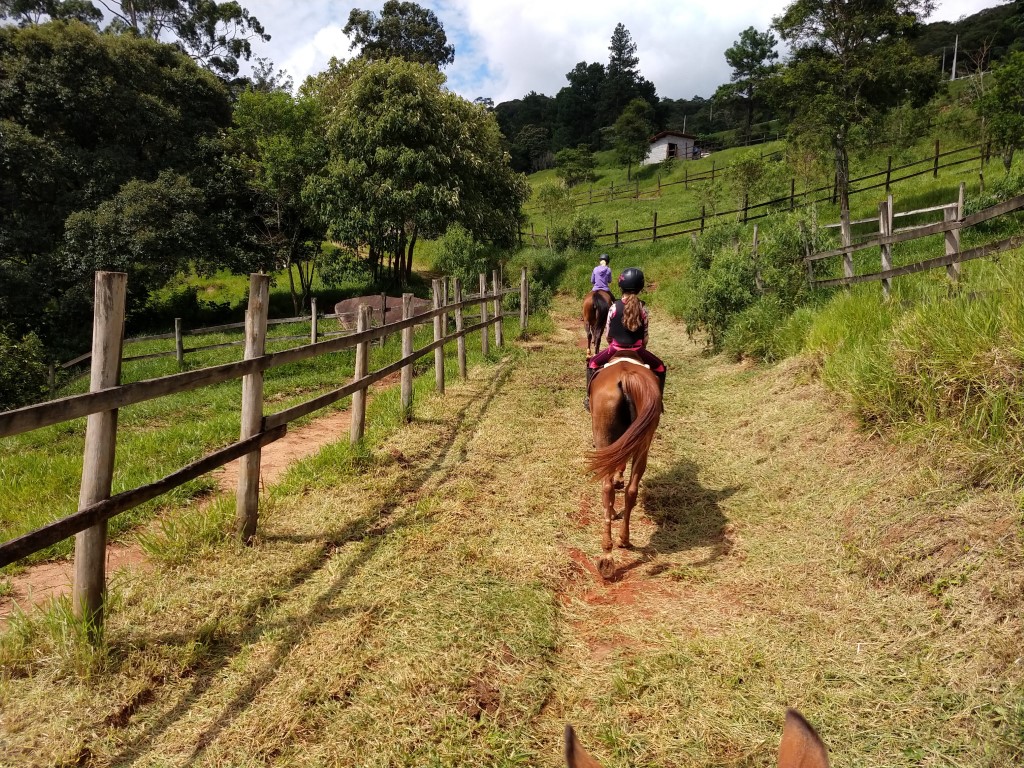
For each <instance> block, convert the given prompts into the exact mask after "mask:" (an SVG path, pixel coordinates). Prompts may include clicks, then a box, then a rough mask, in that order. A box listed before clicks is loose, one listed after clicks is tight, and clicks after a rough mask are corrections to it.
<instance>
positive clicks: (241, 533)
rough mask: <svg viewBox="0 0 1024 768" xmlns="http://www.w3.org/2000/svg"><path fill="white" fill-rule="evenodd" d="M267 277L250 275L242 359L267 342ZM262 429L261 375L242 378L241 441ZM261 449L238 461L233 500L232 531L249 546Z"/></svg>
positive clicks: (254, 520) (256, 506) (261, 349)
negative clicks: (233, 520)
mask: <svg viewBox="0 0 1024 768" xmlns="http://www.w3.org/2000/svg"><path fill="white" fill-rule="evenodd" d="M269 296H270V277H269V276H268V275H260V274H256V273H253V274H251V275H249V308H248V309H247V310H246V312H245V359H246V360H249V359H251V358H254V357H261V356H262V355H263V353H264V351H265V349H266V343H267V312H268V310H269ZM262 427H263V372H262V371H257V372H256V373H250V374H248V375H246V376H243V377H242V430H241V438H240V439H241V440H245V439H246V438H249V437H252V436H253V435H256V434H259V432H260V429H262ZM260 453H261V451H260V449H259V448H257V449H256V450H254V451H252V452H251V453H247V454H246V455H245V456H243V457H242V458H241V459H240V460H239V467H238V494H237V496H236V498H235V532H236V533H237V534H238V538H239V539H241V540H242V542H244V543H246V544H248V543H250V542H251V541H252V538H253V536H255V535H256V523H257V520H258V517H259V503H260Z"/></svg>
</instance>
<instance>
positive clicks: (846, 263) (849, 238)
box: [839, 208, 853, 287]
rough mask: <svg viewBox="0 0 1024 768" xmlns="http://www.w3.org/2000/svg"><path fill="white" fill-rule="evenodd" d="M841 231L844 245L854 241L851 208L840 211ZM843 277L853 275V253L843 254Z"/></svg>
mask: <svg viewBox="0 0 1024 768" xmlns="http://www.w3.org/2000/svg"><path fill="white" fill-rule="evenodd" d="M839 231H840V233H841V237H842V241H843V247H844V248H846V247H847V246H848V245H851V244H852V243H853V233H852V232H851V231H850V209H849V208H846V209H845V210H843V211H840V212H839ZM843 277H853V254H852V253H844V254H843ZM847 287H849V286H847Z"/></svg>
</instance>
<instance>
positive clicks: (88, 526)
mask: <svg viewBox="0 0 1024 768" xmlns="http://www.w3.org/2000/svg"><path fill="white" fill-rule="evenodd" d="M269 280H270V278H269V277H268V276H266V275H259V274H254V275H251V276H250V281H249V304H248V309H247V311H246V319H245V324H244V325H245V341H244V344H245V356H244V359H243V360H241V361H239V362H234V363H225V364H223V365H214V366H211V367H207V368H201V369H197V370H194V371H186V372H183V373H177V374H174V375H171V376H164V377H160V378H156V379H148V380H144V381H138V382H134V383H131V384H120V374H121V361H122V347H123V332H124V302H125V289H126V286H127V276H126V275H125V274H124V273H120V272H98V273H96V288H95V296H96V300H95V310H94V320H93V343H92V351H91V353H90V355H91V359H92V364H91V386H90V391H89V392H88V393H86V394H80V395H72V396H70V397H64V398H61V399H58V400H52V401H48V402H45V403H39V404H37V405H30V406H26V407H24V408H19V409H17V410H13V411H6V412H3V413H0V437H5V436H10V435H17V434H20V433H22V432H27V431H31V430H34V429H40V428H42V427H45V426H49V425H52V424H59V423H62V422H66V421H70V420H72V419H77V418H81V417H83V416H87V417H88V422H87V426H86V438H85V453H84V459H83V466H82V485H81V491H80V496H79V508H78V511H77V512H76V513H74V514H72V515H69V516H67V517H64V518H62V519H60V520H57V521H55V522H52V523H49V524H47V525H45V526H43V527H41V528H39V529H37V530H34V531H31V532H29V533H26V534H23V535H21V536H18V537H16V538H14V539H11V540H10V541H7V542H5V543H3V544H0V567H3V566H5V565H9V564H11V563H13V562H16V561H17V560H19V559H21V558H23V557H26V556H28V555H30V554H33V553H35V552H38V551H40V550H42V549H44V548H46V547H48V546H51V545H53V544H55V543H57V542H59V541H62V540H64V539H66V538H69V537H70V536H73V535H74V536H76V540H75V561H74V577H73V585H72V596H73V605H74V610H75V614H76V616H79V617H81V618H83V619H85V620H86V621H87V622H88V625H89V626H90V627H92V628H93V629H99V628H100V627H101V626H102V622H103V593H104V588H105V582H106V575H105V561H106V539H107V535H106V523H107V520H109V519H110V518H112V517H113V516H115V515H117V514H119V513H121V512H124V511H126V510H129V509H132V508H134V507H137V506H139V505H140V504H143V503H145V502H147V501H150V500H151V499H154V498H156V497H157V496H160V495H161V494H164V493H166V492H167V491H169V490H171V489H173V488H176V487H178V486H180V485H183V484H184V483H186V482H189V481H191V480H194V479H196V478H197V477H200V476H201V475H203V474H205V473H207V472H209V471H211V470H213V469H216V468H217V467H221V466H223V465H225V464H227V463H228V462H231V461H234V460H235V459H241V467H240V472H239V481H238V491H237V496H236V520H235V525H236V531H237V534H238V536H239V537H240V538H241V539H242V540H243V541H245V542H249V541H251V540H252V537H253V535H254V534H255V533H256V527H257V517H258V509H259V467H260V449H261V448H262V447H263V446H265V445H268V444H270V443H272V442H274V441H275V440H278V439H280V438H281V437H283V436H284V434H285V432H286V431H287V428H288V427H287V425H288V424H289V423H290V422H292V421H294V420H295V419H298V418H300V417H301V416H305V415H306V414H309V413H313V412H314V411H317V410H320V409H321V408H325V407H326V406H328V405H331V404H332V403H335V402H337V401H338V400H341V399H342V398H344V397H347V396H349V395H352V397H353V400H352V432H351V436H350V437H351V440H352V441H353V442H357V441H358V440H360V439H361V438H362V436H363V432H364V429H365V416H366V408H365V405H366V395H367V390H368V389H369V387H370V386H371V385H373V384H375V383H376V382H378V381H380V380H381V379H383V378H384V377H386V376H388V375H390V374H393V373H395V372H398V371H400V372H401V401H402V406H403V408H404V409H405V411H406V414H407V415H410V414H411V408H412V377H413V363H414V362H415V361H416V360H418V359H419V358H421V357H423V356H425V355H428V354H430V353H431V352H433V353H434V367H435V378H436V386H437V390H438V391H439V392H443V391H444V348H445V345H446V344H449V343H450V342H452V341H457V342H458V357H459V361H458V363H459V372H460V375H462V376H463V377H464V376H465V375H466V345H465V342H466V336H467V335H468V334H471V333H475V332H476V331H480V332H481V334H480V344H481V349H482V351H483V352H484V353H485V354H486V353H487V351H488V335H489V328H490V326H492V325H493V326H494V338H495V343H496V344H497V346H499V347H501V346H502V345H503V344H504V329H503V313H502V298H503V297H504V296H505V295H507V294H510V293H517V292H518V293H519V306H520V310H519V320H520V327H521V328H522V329H524V330H525V328H526V324H527V319H528V306H529V293H528V291H529V288H528V286H529V283H528V280H527V274H526V270H525V269H524V270H523V271H522V275H521V279H520V284H519V286H518V287H515V288H507V289H506V288H503V287H502V283H501V279H500V276H499V272H498V271H497V270H495V271H494V272H493V274H492V275H491V290H490V292H488V290H487V276H486V275H483V274H481V275H480V293H479V294H477V295H474V296H470V297H468V298H463V297H462V285H461V282H460V281H459V280H455V281H454V301H452V302H449V301H448V299H447V289H446V286H447V281H446V280H445V281H442V280H434V284H433V296H434V307H433V309H431V310H429V311H427V312H423V313H420V314H417V315H414V314H413V313H412V306H413V304H412V301H413V295H412V294H410V293H407V294H405V295H404V296H403V312H402V319H401V320H398V321H395V322H391V323H386V324H383V325H380V326H378V327H375V328H371V327H370V322H369V311H368V310H369V308H368V307H366V306H361V307H360V310H359V312H358V313H357V328H356V332H355V333H354V334H351V335H347V336H342V337H341V338H335V339H330V340H326V341H312V342H311V343H309V344H306V345H304V346H300V347H295V348H292V349H287V350H284V351H281V352H274V353H270V354H267V353H266V351H265V346H266V341H267V326H268V325H269V324H270V321H268V319H267V309H268V298H269ZM489 304H491V305H493V313H492V316H491V317H490V318H489V317H488V305H489ZM473 306H479V307H480V321H479V322H477V323H474V324H472V325H469V326H466V325H465V324H464V310H465V308H467V307H473ZM450 313H453V314H454V315H455V326H456V330H455V332H454V333H452V334H448V333H447V317H448V315H449V314H450ZM430 320H433V323H434V340H433V342H432V343H430V344H428V345H426V346H424V347H422V348H420V349H413V329H414V327H415V326H417V325H420V324H422V323H424V322H427V321H430ZM222 328H223V326H222ZM395 333H401V335H402V357H401V359H399V360H397V361H396V362H394V363H391V364H390V365H386V366H384V367H383V368H380V369H378V370H376V371H372V372H370V371H368V370H367V367H368V366H367V360H368V345H369V343H370V342H372V341H374V340H376V339H384V338H386V337H387V336H390V335H392V334H395ZM351 348H355V350H356V367H355V375H354V378H353V380H352V381H351V382H349V383H348V384H345V385H344V386H342V387H338V388H337V389H334V390H333V391H331V392H328V393H326V394H323V395H320V396H319V397H315V398H313V399H312V400H309V401H307V402H304V403H300V404H298V405H295V406H292V407H291V408H287V409H285V410H283V411H279V412H277V413H273V414H266V413H265V412H264V401H263V375H264V372H265V371H267V370H270V369H272V368H277V367H279V366H282V365H287V364H289V363H295V362H299V361H302V360H308V359H311V358H314V357H317V356H320V355H325V354H330V353H333V352H338V351H340V350H343V349H351ZM234 379H241V380H242V405H241V433H240V437H239V440H238V441H237V442H235V443H232V444H231V445H228V446H226V447H224V448H221V449H219V450H216V451H214V452H213V453H210V454H209V455H207V456H205V457H203V458H201V459H199V460H197V461H195V462H192V463H191V464H189V465H188V466H185V467H182V468H181V469H179V470H178V471H176V472H173V473H172V474H170V475H167V476H166V477H164V478H162V479H160V480H157V481H156V482H153V483H150V484H148V485H144V486H142V487H139V488H135V489H132V490H129V491H124V492H122V493H119V494H117V495H115V496H111V481H112V476H113V463H114V450H115V446H116V443H117V413H118V409H119V408H123V407H125V406H128V405H132V404H134V403H141V402H145V401H147V400H152V399H155V398H159V397H163V396H166V395H171V394H177V393H182V392H188V391H191V390H194V389H198V388H200V387H204V386H209V385H212V384H218V383H221V382H225V381H230V380H234Z"/></svg>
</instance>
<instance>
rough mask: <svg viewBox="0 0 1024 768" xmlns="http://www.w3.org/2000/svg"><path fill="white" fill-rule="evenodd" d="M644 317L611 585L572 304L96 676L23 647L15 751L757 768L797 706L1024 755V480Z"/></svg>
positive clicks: (766, 761)
mask: <svg viewBox="0 0 1024 768" xmlns="http://www.w3.org/2000/svg"><path fill="white" fill-rule="evenodd" d="M654 318H655V325H654V329H653V341H652V343H653V345H654V348H655V349H656V350H657V351H658V352H659V354H661V355H662V356H663V357H664V358H665V359H666V361H667V363H668V364H669V378H668V387H667V391H666V413H665V415H664V418H663V420H662V423H661V426H660V428H659V432H658V436H657V438H656V439H655V442H654V445H653V448H652V452H651V463H650V466H649V468H648V471H647V474H646V475H645V478H644V483H643V485H642V488H641V498H640V504H639V508H638V512H637V513H636V514H635V516H634V526H633V538H634V547H633V548H632V549H631V550H628V551H624V550H623V551H619V552H617V554H616V559H617V563H618V568H619V572H618V575H617V578H616V579H615V580H614V581H611V582H605V581H604V580H603V579H601V578H600V577H599V576H598V575H597V573H596V571H595V569H594V567H593V564H594V561H595V558H596V557H597V555H598V554H599V553H600V547H599V531H598V528H597V525H598V518H599V514H598V511H597V510H598V488H597V485H596V484H595V483H594V482H592V481H591V480H590V479H589V478H587V477H586V475H585V473H584V471H583V467H584V458H583V457H584V453H585V451H586V449H587V448H588V447H589V444H590V429H589V420H588V418H587V417H586V414H585V413H584V412H583V410H582V408H581V399H582V394H583V392H582V390H583V379H584V372H583V358H584V352H583V350H581V349H579V347H578V345H577V339H578V334H579V324H578V323H577V322H576V321H575V307H574V306H573V305H572V303H570V302H567V301H566V302H562V303H560V304H559V305H558V313H557V317H556V325H557V328H556V330H555V331H554V332H553V333H551V334H549V335H548V336H547V337H546V338H542V339H535V340H532V341H531V342H530V343H529V344H528V345H523V346H522V347H521V348H520V351H519V352H517V353H516V354H515V355H513V356H510V357H509V358H508V359H507V360H505V361H504V362H502V363H500V364H498V365H496V366H482V367H480V368H479V369H475V370H474V372H473V374H472V375H471V378H470V381H469V382H468V383H455V382H453V383H452V385H451V386H450V387H449V390H448V392H447V394H446V396H445V397H443V398H425V399H424V402H423V403H422V406H421V410H420V411H418V413H417V418H416V420H414V422H413V423H412V424H410V425H408V426H406V427H403V428H402V429H399V430H397V432H396V433H395V434H393V435H390V436H389V437H388V438H387V440H386V442H385V443H384V444H382V445H379V446H377V447H376V448H375V449H374V450H373V451H372V452H371V455H369V456H365V457H361V458H360V459H359V460H358V461H357V462H355V463H351V464H349V465H347V466H343V465H342V464H341V463H340V462H336V461H332V460H331V459H330V457H329V456H327V457H323V455H322V456H321V458H317V459H312V460H311V461H315V462H320V463H319V464H317V466H316V469H317V471H316V472H314V473H310V479H309V480H308V482H306V483H304V485H303V487H302V489H301V491H299V492H296V493H294V494H292V495H289V496H282V497H274V498H273V500H272V501H273V503H271V504H268V505H267V506H268V510H267V515H266V518H265V519H264V520H262V521H261V525H262V526H263V529H262V530H263V531H264V533H263V536H262V538H261V542H260V544H259V546H258V547H254V548H224V551H215V552H211V553H210V554H209V556H208V557H204V558H203V559H202V561H200V562H196V563H194V564H192V565H190V566H189V567H181V568H173V569H159V568H158V569H154V570H153V571H152V572H151V573H149V574H146V575H145V577H144V578H141V577H138V578H135V579H127V580H124V581H123V582H121V583H119V584H118V593H117V596H116V597H117V603H116V605H117V609H116V610H115V611H114V612H112V615H111V620H110V624H109V626H108V631H107V632H108V634H107V637H108V640H107V642H108V645H109V647H110V649H111V650H110V653H109V654H108V655H107V656H106V657H105V661H104V664H105V666H104V669H103V674H93V675H91V676H81V677H77V676H75V675H72V674H69V673H68V670H69V669H74V668H75V664H80V663H82V662H81V660H80V659H78V658H77V657H76V656H75V655H74V654H73V653H70V652H68V651H66V650H62V646H61V644H60V643H59V642H58V641H52V642H50V644H49V645H47V642H48V641H47V640H46V637H48V636H46V635H42V634H41V635H40V638H41V639H37V642H38V645H39V646H41V647H42V650H41V651H38V652H37V653H36V654H35V655H33V654H28V653H26V654H24V655H23V656H18V655H17V654H15V653H13V652H11V651H8V656H7V657H6V658H5V659H4V663H5V666H6V668H7V669H8V670H10V673H9V676H8V677H6V678H4V677H0V711H2V712H3V717H4V719H3V721H2V722H0V728H2V729H3V732H2V736H5V737H6V742H7V746H8V750H7V752H8V754H9V755H10V759H11V760H12V761H14V762H16V763H19V764H27V765H53V764H89V763H94V764H97V765H112V766H122V765H132V766H172V765H173V766H220V765H242V764H244V765H256V764H261V765H263V764H265V765H275V766H283V767H286V768H291V766H299V765H339V764H352V765H367V766H382V767H383V766H418V765H494V766H517V765H538V766H548V767H549V768H555V766H559V765H560V764H561V758H560V753H561V747H560V741H561V735H562V730H563V728H564V725H565V723H566V722H572V723H574V724H575V725H576V727H577V730H578V732H579V733H580V735H581V738H583V740H584V742H585V743H586V744H587V745H588V747H589V748H591V749H592V751H593V752H595V753H596V755H597V756H598V757H599V758H600V759H601V760H602V763H603V764H604V765H606V766H608V767H609V768H612V767H614V766H627V765H630V766H656V765H680V766H682V765H685V766H723V765H731V766H750V767H751V768H753V767H757V766H765V767H767V766H769V765H771V764H772V752H773V750H774V748H775V745H776V744H777V740H778V736H779V729H780V727H781V720H782V713H783V711H784V709H785V707H786V706H797V707H798V708H800V709H801V710H802V711H803V712H804V713H805V714H806V715H807V716H808V717H809V718H810V719H811V721H812V722H813V723H814V724H815V725H816V726H818V728H819V730H820V732H821V734H822V736H823V738H824V739H825V741H826V742H827V743H828V744H829V746H830V748H831V751H832V754H833V758H834V764H835V765H837V766H864V767H865V768H867V767H869V766H896V767H897V768H911V766H913V767H914V768H938V767H939V766H964V767H965V768H982V767H983V766H984V767H985V768H993V767H998V768H1004V766H1005V767H1006V768H1009V766H1014V765H1019V764H1020V760H1019V758H1020V756H1021V754H1022V750H1024V732H1022V731H1021V727H1022V725H1024V660H1022V659H1021V654H1020V642H1019V640H1020V637H1021V632H1022V616H1021V606H1020V602H1021V601H1020V593H1021V587H1022V585H1024V563H1022V560H1024V558H1022V556H1021V553H1020V548H1019V540H1018V538H1017V537H1018V536H1019V534H1020V523H1019V509H1018V506H1017V499H1016V498H1015V496H1014V494H1012V493H1008V492H1002V491H997V490H992V489H977V488H971V487H969V486H967V485H965V484H964V482H963V479H962V478H959V477H958V476H956V475H955V474H951V473H950V474H945V473H943V472H942V471H941V469H942V468H941V465H937V464H936V463H935V461H934V457H928V456H925V455H919V454H917V453H915V451H913V450H911V449H909V448H902V447H896V446H892V445H890V444H887V443H885V442H883V441H882V440H880V439H877V438H872V437H870V436H868V435H866V434H864V433H862V432H861V431H859V430H858V428H857V425H856V424H854V423H852V422H851V420H850V419H849V418H848V417H847V416H846V415H845V413H846V412H845V410H844V409H843V407H842V406H841V404H840V403H837V402H836V401H835V400H834V399H833V398H832V397H831V396H830V395H829V394H828V393H827V392H826V391H824V390H823V389H822V388H821V386H820V385H819V384H818V383H817V382H816V381H815V380H814V378H813V377H812V376H811V375H810V373H809V371H808V369H807V367H806V365H805V364H801V363H799V362H794V363H790V364H787V365H784V366H780V367H776V368H772V369H761V368H757V367H752V366H749V365H740V364H735V363H733V362H731V361H729V360H727V359H724V358H722V357H708V356H705V355H704V354H702V350H701V349H700V347H698V346H695V345H694V344H693V343H692V342H691V341H690V340H689V339H688V337H687V335H686V333H685V330H684V329H683V328H681V327H680V326H679V325H678V324H674V323H672V322H670V321H668V320H666V319H665V318H664V317H661V316H659V315H658V313H657V312H655V314H654ZM40 656H43V657H46V658H47V661H46V663H42V662H41V661H40V660H39V657H40Z"/></svg>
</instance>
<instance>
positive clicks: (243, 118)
mask: <svg viewBox="0 0 1024 768" xmlns="http://www.w3.org/2000/svg"><path fill="white" fill-rule="evenodd" d="M234 124H235V129H234V132H233V136H234V139H235V141H236V142H237V145H238V157H237V161H238V162H239V163H240V165H241V167H242V169H243V170H244V172H245V175H246V177H247V178H248V179H249V185H250V189H251V191H252V194H253V200H254V202H255V203H256V211H257V213H258V215H259V226H258V227H257V228H256V232H257V238H258V240H259V242H260V245H261V247H262V248H263V249H265V250H266V251H267V252H268V253H269V255H270V256H271V258H273V260H274V265H275V266H276V267H277V268H278V269H285V270H287V271H288V286H289V289H290V291H291V296H292V305H293V309H294V310H295V314H296V315H298V314H299V313H300V312H301V310H302V308H303V307H304V306H305V305H306V304H307V302H308V300H309V296H310V291H311V289H312V283H313V277H314V274H315V272H316V267H317V257H318V256H319V255H320V250H321V245H322V243H323V240H324V237H325V236H326V234H327V233H326V227H325V226H324V223H323V220H322V219H321V218H320V216H319V215H318V212H317V211H316V209H315V208H314V206H313V205H312V204H311V203H310V202H309V201H308V200H306V199H304V198H303V195H302V192H303V187H304V185H305V181H306V179H307V178H308V177H309V176H312V175H313V174H316V173H319V172H320V171H321V170H322V169H323V167H324V164H325V163H326V160H327V147H326V144H325V142H324V139H323V129H322V119H321V115H320V109H319V104H318V103H317V102H316V101H315V100H314V99H313V98H311V97H309V96H300V97H299V98H293V97H292V96H291V95H290V94H288V93H287V92H285V91H281V90H277V91H269V92H268V91H258V90H250V91H246V92H244V93H242V94H241V95H240V97H239V99H238V103H237V104H236V106H235V112H234ZM296 277H298V288H296V284H295V279H296Z"/></svg>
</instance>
